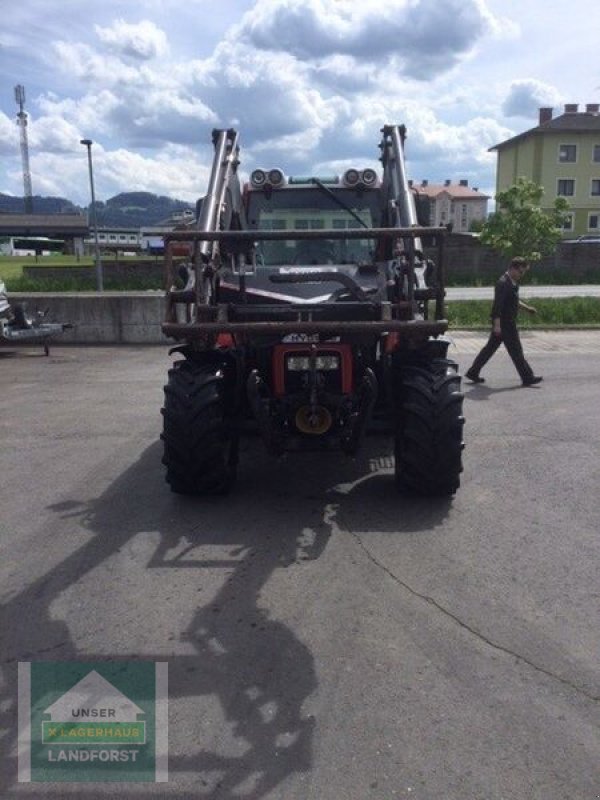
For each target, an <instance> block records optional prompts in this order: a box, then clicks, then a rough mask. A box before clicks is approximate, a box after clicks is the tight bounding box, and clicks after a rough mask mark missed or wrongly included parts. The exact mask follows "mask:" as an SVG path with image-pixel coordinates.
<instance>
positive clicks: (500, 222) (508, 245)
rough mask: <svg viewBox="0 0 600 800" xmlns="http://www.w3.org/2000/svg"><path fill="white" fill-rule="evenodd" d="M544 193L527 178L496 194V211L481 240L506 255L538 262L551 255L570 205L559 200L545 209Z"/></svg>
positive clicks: (562, 199)
mask: <svg viewBox="0 0 600 800" xmlns="http://www.w3.org/2000/svg"><path fill="white" fill-rule="evenodd" d="M543 194H544V190H543V188H542V187H541V186H539V185H538V184H536V183H534V182H533V181H530V180H529V179H527V178H518V179H517V182H516V183H515V184H513V185H512V186H510V187H509V188H508V189H506V190H505V191H503V192H498V194H497V195H496V208H497V211H496V212H495V213H494V214H492V215H491V216H490V218H489V219H488V220H487V222H486V223H485V224H484V226H483V228H482V231H481V237H480V240H481V242H482V243H483V244H487V245H489V246H490V247H492V248H493V249H494V250H498V251H499V252H501V253H502V254H503V255H505V256H508V257H509V258H513V257H514V256H522V257H523V258H526V259H527V260H528V261H539V260H540V258H541V257H542V256H543V255H546V254H548V253H551V252H552V251H553V250H554V248H555V247H556V245H557V244H558V242H559V241H560V239H561V236H562V228H563V225H564V221H565V214H566V212H567V211H568V210H569V204H568V203H567V201H566V200H565V198H564V197H557V198H556V199H555V200H554V202H553V204H552V206H551V207H550V208H548V207H546V208H542V206H541V202H542V196H543Z"/></svg>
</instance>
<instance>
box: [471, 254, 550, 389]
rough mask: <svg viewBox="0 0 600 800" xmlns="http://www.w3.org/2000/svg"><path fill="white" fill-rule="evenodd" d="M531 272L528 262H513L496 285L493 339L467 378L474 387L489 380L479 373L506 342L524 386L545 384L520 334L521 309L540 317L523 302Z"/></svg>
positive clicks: (474, 362)
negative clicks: (521, 286) (525, 278)
mask: <svg viewBox="0 0 600 800" xmlns="http://www.w3.org/2000/svg"><path fill="white" fill-rule="evenodd" d="M528 269H529V264H528V263H527V261H526V260H525V259H524V258H519V257H517V258H513V259H512V261H511V262H510V265H509V267H508V269H507V270H506V272H505V273H504V275H502V277H501V278H500V280H499V281H498V283H497V284H496V288H495V290H494V304H493V306H492V332H491V333H490V338H489V339H488V340H487V342H486V344H485V345H484V346H483V348H482V349H481V352H480V353H479V354H478V356H477V357H476V358H475V361H473V364H472V365H471V367H470V368H469V369H468V370H467V372H466V373H465V377H466V378H467V379H468V380H470V381H471V382H472V383H483V382H484V380H485V379H484V378H482V377H481V376H480V375H479V373H480V372H481V369H482V368H483V367H484V366H485V364H487V362H488V361H489V360H490V358H491V357H492V356H493V355H494V353H495V352H496V350H497V349H498V348H499V347H500V345H501V344H502V343H503V342H504V346H505V347H506V349H507V351H508V355H509V356H510V357H511V359H512V362H513V364H514V365H515V367H516V369H517V372H518V373H519V375H520V376H521V381H522V383H523V386H533V385H534V384H536V383H540V381H541V380H542V376H541V375H534V374H533V370H532V369H531V367H530V366H529V364H528V363H527V361H526V360H525V356H524V355H523V346H522V345H521V339H520V338H519V331H518V330H517V314H518V312H519V308H522V309H523V310H524V311H527V312H528V313H529V314H536V313H537V312H536V310H535V308H534V307H533V306H529V305H527V303H523V301H522V300H519V281H520V280H521V278H522V277H523V275H524V274H525V273H526V272H527V270H528Z"/></svg>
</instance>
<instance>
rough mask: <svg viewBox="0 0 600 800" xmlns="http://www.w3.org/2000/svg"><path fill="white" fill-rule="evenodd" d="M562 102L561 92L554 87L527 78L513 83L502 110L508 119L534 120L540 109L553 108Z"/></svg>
mask: <svg viewBox="0 0 600 800" xmlns="http://www.w3.org/2000/svg"><path fill="white" fill-rule="evenodd" d="M560 102H561V96H560V92H559V91H558V90H557V89H556V88H555V87H554V86H549V85H548V84H546V83H542V81H538V80H535V79H534V78H525V79H523V80H517V81H513V83H511V85H510V88H509V90H508V94H507V96H506V99H505V100H504V102H503V103H502V110H503V111H504V113H505V114H506V116H507V117H528V118H530V119H534V118H535V117H536V114H537V111H538V109H539V108H542V107H544V106H550V107H553V106H555V105H558V104H559V103H560Z"/></svg>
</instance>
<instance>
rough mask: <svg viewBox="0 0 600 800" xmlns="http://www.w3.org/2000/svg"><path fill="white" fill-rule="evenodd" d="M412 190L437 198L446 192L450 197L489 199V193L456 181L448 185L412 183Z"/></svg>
mask: <svg viewBox="0 0 600 800" xmlns="http://www.w3.org/2000/svg"><path fill="white" fill-rule="evenodd" d="M412 188H413V191H416V192H418V193H419V194H424V195H426V196H427V197H430V198H432V199H435V198H437V197H438V196H439V195H440V194H443V193H444V192H446V194H447V195H449V197H451V198H456V199H462V200H489V195H487V194H483V193H482V192H480V191H476V190H475V189H471V187H470V186H461V185H460V184H458V183H451V184H449V185H448V186H446V185H445V184H436V183H428V184H427V186H421V185H419V184H417V183H413V187H412Z"/></svg>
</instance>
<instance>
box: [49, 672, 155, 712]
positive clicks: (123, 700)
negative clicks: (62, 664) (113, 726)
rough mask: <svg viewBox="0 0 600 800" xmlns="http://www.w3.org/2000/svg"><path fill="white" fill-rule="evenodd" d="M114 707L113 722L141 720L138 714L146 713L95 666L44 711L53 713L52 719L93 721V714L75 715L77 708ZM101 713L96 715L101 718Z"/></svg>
mask: <svg viewBox="0 0 600 800" xmlns="http://www.w3.org/2000/svg"><path fill="white" fill-rule="evenodd" d="M100 708H111V709H114V710H115V715H114V716H111V717H110V719H109V720H106V718H104V719H105V721H110V722H137V721H138V719H137V716H138V714H145V713H146V712H145V711H144V709H143V708H140V707H139V706H138V705H136V704H135V703H134V702H133V701H132V700H130V699H129V698H128V697H127V696H126V695H124V694H123V692H121V691H120V690H119V689H117V687H116V686H113V684H112V683H110V681H107V680H106V678H103V677H102V675H100V673H99V672H96V670H95V669H94V670H92V671H91V672H88V674H87V675H86V676H85V677H83V678H82V679H81V680H80V681H78V682H77V683H76V684H75V685H74V686H72V687H71V688H70V689H68V690H67V691H66V692H65V693H64V694H63V695H61V697H59V698H58V699H57V700H55V701H54V703H52V704H51V705H49V706H48V708H46V709H45V710H44V712H43V713H44V714H49V715H50V720H51V721H52V722H74V721H77V722H81V721H86V722H89V721H90V719H91V718H90V717H87V716H86V717H85V718H83V719H82V718H81V717H80V716H75V715H73V713H72V712H73V709H90V710H91V709H98V710H99V709H100ZM98 719H99V718H98V717H95V718H93V721H95V722H97V721H98Z"/></svg>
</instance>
